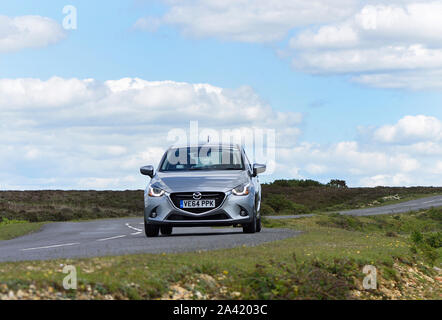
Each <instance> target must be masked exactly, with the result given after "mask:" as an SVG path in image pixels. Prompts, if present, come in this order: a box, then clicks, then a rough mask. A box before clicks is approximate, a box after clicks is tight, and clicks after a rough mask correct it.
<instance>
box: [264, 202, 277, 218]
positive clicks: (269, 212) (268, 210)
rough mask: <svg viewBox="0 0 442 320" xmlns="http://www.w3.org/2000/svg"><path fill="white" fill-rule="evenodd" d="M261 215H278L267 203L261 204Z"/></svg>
mask: <svg viewBox="0 0 442 320" xmlns="http://www.w3.org/2000/svg"><path fill="white" fill-rule="evenodd" d="M261 214H262V215H263V216H271V215H274V214H276V212H275V210H274V209H273V208H272V207H271V206H269V205H268V204H266V203H261Z"/></svg>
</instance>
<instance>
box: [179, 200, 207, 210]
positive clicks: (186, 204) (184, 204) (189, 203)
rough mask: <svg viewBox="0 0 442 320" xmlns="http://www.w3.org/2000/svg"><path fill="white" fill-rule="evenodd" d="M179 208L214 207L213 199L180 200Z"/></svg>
mask: <svg viewBox="0 0 442 320" xmlns="http://www.w3.org/2000/svg"><path fill="white" fill-rule="evenodd" d="M180 208H181V209H190V208H215V200H211V199H204V200H181V201H180Z"/></svg>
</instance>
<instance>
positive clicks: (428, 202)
mask: <svg viewBox="0 0 442 320" xmlns="http://www.w3.org/2000/svg"><path fill="white" fill-rule="evenodd" d="M432 207H442V196H434V197H427V198H421V199H416V200H411V201H406V202H401V203H396V204H390V205H387V206H382V207H373V208H366V209H357V210H348V211H342V212H340V214H345V215H352V216H375V215H379V214H392V213H402V212H409V211H416V210H421V209H429V208H432Z"/></svg>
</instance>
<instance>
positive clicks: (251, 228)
mask: <svg viewBox="0 0 442 320" xmlns="http://www.w3.org/2000/svg"><path fill="white" fill-rule="evenodd" d="M256 222H257V221H256V215H253V221H252V222H251V223H247V224H245V225H243V227H242V231H243V232H244V233H255V232H256V225H257V223H256Z"/></svg>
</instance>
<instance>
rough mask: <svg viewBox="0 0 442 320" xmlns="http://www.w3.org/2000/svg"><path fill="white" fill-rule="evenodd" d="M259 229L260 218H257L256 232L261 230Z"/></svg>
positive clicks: (260, 226) (260, 227)
mask: <svg viewBox="0 0 442 320" xmlns="http://www.w3.org/2000/svg"><path fill="white" fill-rule="evenodd" d="M261 230H262V225H261V218H259V219H258V220H257V221H256V232H261Z"/></svg>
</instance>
